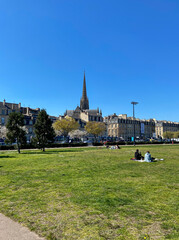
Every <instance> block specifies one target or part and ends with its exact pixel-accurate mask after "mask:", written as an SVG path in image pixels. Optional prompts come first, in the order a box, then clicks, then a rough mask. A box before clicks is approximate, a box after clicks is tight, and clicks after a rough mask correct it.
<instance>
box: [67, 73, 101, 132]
mask: <svg viewBox="0 0 179 240" xmlns="http://www.w3.org/2000/svg"><path fill="white" fill-rule="evenodd" d="M65 116H69V117H72V118H74V119H75V120H76V121H77V122H78V123H79V124H80V127H81V128H84V126H85V125H86V123H87V122H89V121H95V122H103V117H102V111H101V110H99V108H97V109H89V100H88V97H87V91H86V79H85V73H84V80H83V91H82V97H81V100H80V106H77V107H76V109H75V110H66V112H65V113H64V117H65Z"/></svg>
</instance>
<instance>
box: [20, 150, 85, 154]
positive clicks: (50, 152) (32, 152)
mask: <svg viewBox="0 0 179 240" xmlns="http://www.w3.org/2000/svg"><path fill="white" fill-rule="evenodd" d="M83 151H85V149H59V150H56V151H48V150H47V151H45V152H43V151H38V152H37V151H29V152H22V153H21V154H44V155H46V154H54V153H61V152H83Z"/></svg>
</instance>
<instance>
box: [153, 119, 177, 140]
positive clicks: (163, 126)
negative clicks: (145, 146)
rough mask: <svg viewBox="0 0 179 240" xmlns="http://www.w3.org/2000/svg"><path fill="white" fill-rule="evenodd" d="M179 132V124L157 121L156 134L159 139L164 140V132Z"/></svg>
mask: <svg viewBox="0 0 179 240" xmlns="http://www.w3.org/2000/svg"><path fill="white" fill-rule="evenodd" d="M177 131H179V122H170V121H155V134H156V137H157V138H163V133H164V132H177Z"/></svg>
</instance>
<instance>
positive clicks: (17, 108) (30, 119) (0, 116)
mask: <svg viewBox="0 0 179 240" xmlns="http://www.w3.org/2000/svg"><path fill="white" fill-rule="evenodd" d="M11 112H21V113H22V114H23V115H24V124H25V128H26V130H27V134H26V137H27V141H28V142H29V141H30V140H31V138H32V137H33V136H34V127H33V126H34V124H35V121H36V118H37V116H38V113H39V112H40V108H36V109H32V108H29V107H21V103H18V104H17V103H8V102H6V101H5V100H4V101H3V102H0V127H2V126H5V125H6V124H7V121H8V117H9V114H10V113H11Z"/></svg>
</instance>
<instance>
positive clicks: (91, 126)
mask: <svg viewBox="0 0 179 240" xmlns="http://www.w3.org/2000/svg"><path fill="white" fill-rule="evenodd" d="M85 129H86V131H87V132H88V133H90V134H92V135H94V137H97V136H99V135H101V134H102V133H103V132H104V131H105V130H106V126H105V123H102V122H87V124H86V126H85Z"/></svg>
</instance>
